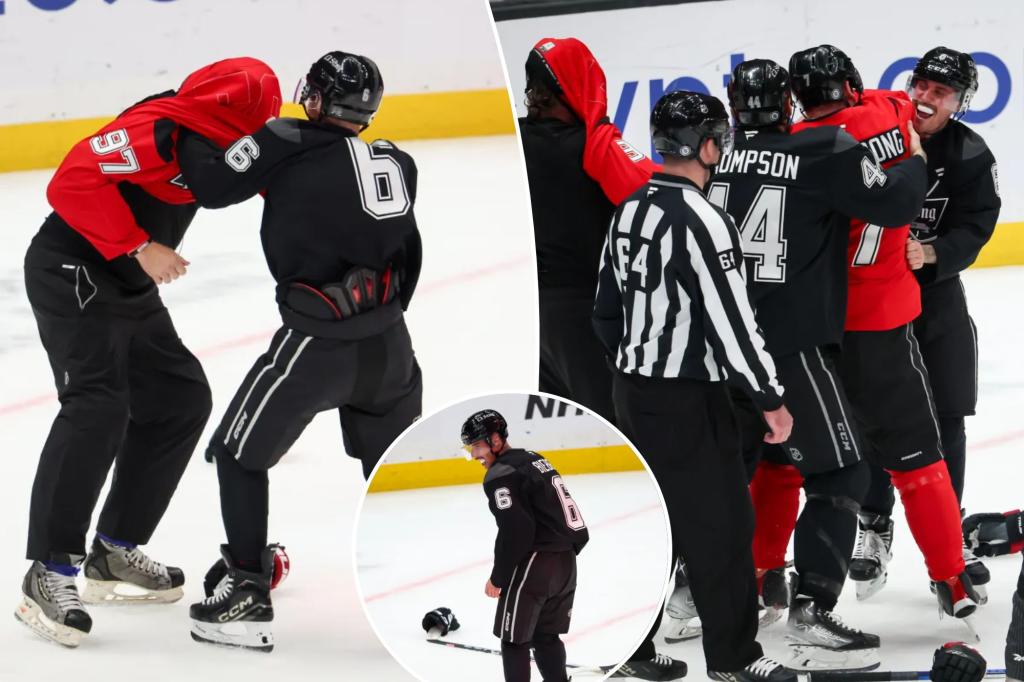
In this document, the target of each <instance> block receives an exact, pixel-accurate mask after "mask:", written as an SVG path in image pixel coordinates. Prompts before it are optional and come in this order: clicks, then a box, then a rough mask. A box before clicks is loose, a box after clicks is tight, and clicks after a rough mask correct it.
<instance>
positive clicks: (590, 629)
mask: <svg viewBox="0 0 1024 682" xmlns="http://www.w3.org/2000/svg"><path fill="white" fill-rule="evenodd" d="M656 608H658V604H648V605H647V606H644V607H641V608H639V609H633V610H632V611H626V612H625V613H620V614H619V615H617V616H612V617H611V618H609V619H608V620H602V621H601V622H599V623H592V624H591V625H588V626H587V627H585V628H580V629H579V630H576V631H574V632H572V633H571V634H569V635H566V636H565V637H562V639H563V641H565V642H566V644H568V643H569V642H575V641H576V640H577V639H580V638H581V637H586V636H587V635H590V634H593V633H595V632H598V631H599V630H603V629H605V628H606V627H608V626H609V625H614V624H615V623H618V622H621V621H624V620H629V619H630V618H636V617H637V616H644V617H646V618H650V617H651V614H652V613H654V610H655V609H656Z"/></svg>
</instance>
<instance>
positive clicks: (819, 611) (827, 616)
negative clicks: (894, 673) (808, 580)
mask: <svg viewBox="0 0 1024 682" xmlns="http://www.w3.org/2000/svg"><path fill="white" fill-rule="evenodd" d="M792 591H793V595H794V597H793V603H792V604H790V607H789V621H788V622H787V623H786V629H787V630H786V639H787V640H788V641H789V644H790V652H791V657H790V660H789V661H787V663H786V665H788V666H789V667H790V668H794V669H796V670H798V671H807V672H810V671H815V670H860V671H863V670H874V669H875V668H877V667H878V666H879V664H880V663H881V660H880V659H879V656H878V650H879V647H880V645H881V642H880V640H879V638H878V635H872V634H869V633H866V632H861V631H860V630H856V629H854V628H851V627H849V626H847V625H845V624H844V623H843V622H842V621H841V620H840V619H839V616H837V615H836V614H835V613H834V612H833V611H827V610H825V608H824V607H821V606H818V604H817V603H816V602H815V601H814V600H813V599H812V598H810V597H809V596H807V595H806V594H803V593H802V592H801V591H800V582H799V576H797V575H796V574H794V575H793V587H792Z"/></svg>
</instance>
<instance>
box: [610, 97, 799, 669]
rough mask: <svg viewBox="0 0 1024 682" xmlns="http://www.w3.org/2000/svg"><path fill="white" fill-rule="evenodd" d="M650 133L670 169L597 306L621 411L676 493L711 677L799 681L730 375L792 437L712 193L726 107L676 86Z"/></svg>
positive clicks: (677, 522)
mask: <svg viewBox="0 0 1024 682" xmlns="http://www.w3.org/2000/svg"><path fill="white" fill-rule="evenodd" d="M651 132H652V135H653V137H654V148H655V149H656V150H657V151H658V152H660V153H661V154H662V155H663V156H664V158H665V161H664V172H663V173H655V174H654V176H653V177H652V178H651V180H650V182H649V183H647V185H646V186H644V187H642V188H641V189H640V190H638V191H637V192H635V193H634V194H632V195H630V196H629V198H627V199H626V201H625V202H624V203H623V204H622V205H621V206H619V208H618V209H617V210H616V213H615V216H614V218H613V220H612V223H611V226H610V227H609V231H608V239H607V241H606V243H605V248H604V255H603V262H602V265H601V271H600V278H599V284H598V290H597V300H596V302H595V308H594V326H595V329H596V331H597V333H598V335H599V337H600V338H601V341H602V343H603V344H604V346H605V348H606V349H607V350H608V352H609V353H611V354H613V355H614V356H615V364H616V367H617V369H618V371H617V372H616V373H615V376H614V378H613V389H612V396H613V400H614V403H615V413H616V417H617V419H618V423H619V425H620V426H621V427H622V430H623V431H624V432H625V433H626V435H627V436H629V438H631V439H632V440H633V442H634V443H635V444H636V446H637V447H638V448H639V449H640V452H641V453H643V455H644V457H645V458H646V459H647V462H648V464H649V465H650V467H651V470H652V471H653V473H654V476H655V478H656V479H657V480H658V484H659V485H660V486H661V489H662V491H663V492H664V494H665V502H666V504H667V506H668V512H669V519H670V521H671V523H672V535H673V549H674V552H673V553H674V554H675V555H681V556H682V557H683V559H684V561H685V562H686V566H687V569H688V575H689V579H690V584H691V587H692V590H693V598H694V602H695V604H696V607H697V610H698V612H699V614H700V617H701V624H702V626H703V629H704V640H703V641H704V653H705V657H706V659H707V668H708V676H709V677H710V678H711V679H716V680H726V679H728V680H741V681H744V682H745V681H748V680H749V681H754V680H757V681H764V682H769V681H770V682H783V681H789V680H793V681H795V680H796V675H795V674H794V673H793V672H792V671H790V670H788V669H786V668H785V667H783V666H782V665H781V664H779V663H776V662H775V661H772V660H771V659H769V658H766V657H765V656H764V652H763V651H762V649H761V646H760V644H758V642H757V641H756V639H755V637H756V634H757V581H756V579H755V577H754V565H753V559H752V556H751V540H752V537H753V531H754V514H753V508H752V506H751V503H750V495H749V493H748V491H747V477H746V472H745V469H744V466H743V462H742V460H741V457H740V449H739V438H738V434H737V428H736V422H735V419H734V417H733V411H732V405H731V403H730V400H729V395H728V392H727V389H726V383H725V380H726V379H728V381H729V382H730V383H732V384H734V385H735V386H737V387H738V388H740V389H742V390H743V391H744V392H746V393H747V394H749V395H750V397H751V399H752V400H753V401H754V403H755V404H756V405H757V406H758V408H759V409H760V410H761V411H762V413H763V414H764V418H765V421H766V423H767V425H768V427H769V428H770V429H771V431H770V433H768V434H767V435H766V436H765V441H766V442H769V443H781V442H783V441H785V440H786V439H787V438H788V437H789V433H790V430H791V428H792V424H793V421H792V417H791V416H790V415H789V412H788V411H787V410H786V408H785V407H784V406H783V404H782V387H781V386H780V385H779V384H778V382H777V381H776V379H775V366H774V364H773V362H772V359H771V357H770V356H769V355H768V354H767V352H766V351H765V348H764V340H763V339H762V338H761V335H760V332H759V331H758V329H757V327H756V324H755V322H754V313H753V311H752V310H751V307H750V303H749V300H748V298H747V290H746V282H745V279H744V275H743V268H742V263H743V253H742V250H741V248H740V242H739V235H738V233H737V231H736V227H735V225H734V224H733V222H732V220H731V219H730V218H729V216H728V215H726V214H725V213H724V212H723V211H722V210H721V209H719V208H717V207H715V206H713V205H712V204H710V203H708V201H707V199H706V198H705V197H704V193H703V191H702V188H703V187H704V185H705V184H706V183H707V181H708V179H709V177H710V174H711V168H712V167H713V166H714V165H715V164H716V163H718V160H719V157H720V156H721V154H722V153H723V152H728V151H729V149H730V147H731V145H732V136H731V129H730V127H729V119H728V115H727V114H726V111H725V107H724V106H723V105H722V103H721V102H720V101H719V100H718V99H716V98H714V97H711V96H708V95H703V94H699V93H693V92H685V91H680V92H671V93H669V94H667V95H665V96H664V97H662V98H661V99H660V100H659V101H658V103H657V104H656V105H655V107H654V111H653V112H652V113H651ZM710 547H715V548H716V550H715V551H714V552H710V551H708V548H710Z"/></svg>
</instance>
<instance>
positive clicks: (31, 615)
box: [14, 597, 86, 649]
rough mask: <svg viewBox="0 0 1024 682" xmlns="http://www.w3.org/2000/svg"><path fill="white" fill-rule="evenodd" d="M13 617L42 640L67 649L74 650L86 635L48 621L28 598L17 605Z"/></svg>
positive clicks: (36, 605) (37, 606)
mask: <svg viewBox="0 0 1024 682" xmlns="http://www.w3.org/2000/svg"><path fill="white" fill-rule="evenodd" d="M14 617H15V618H17V619H18V620H19V621H21V622H22V623H23V624H24V625H25V627H27V628H28V629H29V630H31V631H32V632H34V633H36V634H37V635H39V636H40V637H42V638H43V639H47V640H49V641H51V642H56V643H57V644H60V645H61V646H66V647H68V648H69V649H74V648H75V647H77V646H78V645H79V644H81V642H82V637H84V636H85V634H86V633H84V632H82V631H81V630H76V629H75V628H69V627H68V626H67V625H61V624H60V623H55V622H54V621H52V620H50V619H49V618H47V617H46V614H44V613H43V611H42V609H40V608H39V605H38V604H36V603H35V601H33V600H32V599H30V598H28V597H25V598H24V599H22V601H21V603H20V604H18V608H16V609H15V610H14Z"/></svg>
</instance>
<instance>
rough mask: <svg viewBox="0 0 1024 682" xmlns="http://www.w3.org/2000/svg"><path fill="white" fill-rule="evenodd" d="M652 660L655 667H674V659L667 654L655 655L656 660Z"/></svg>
mask: <svg viewBox="0 0 1024 682" xmlns="http://www.w3.org/2000/svg"><path fill="white" fill-rule="evenodd" d="M651 660H652V661H653V662H654V665H660V666H664V667H666V668H667V667H669V666H671V665H672V659H671V658H670V657H669V656H666V655H665V654H654V658H652V659H651Z"/></svg>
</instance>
